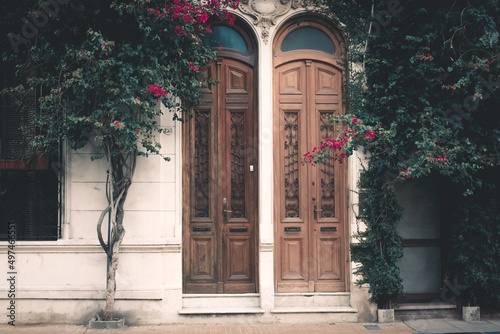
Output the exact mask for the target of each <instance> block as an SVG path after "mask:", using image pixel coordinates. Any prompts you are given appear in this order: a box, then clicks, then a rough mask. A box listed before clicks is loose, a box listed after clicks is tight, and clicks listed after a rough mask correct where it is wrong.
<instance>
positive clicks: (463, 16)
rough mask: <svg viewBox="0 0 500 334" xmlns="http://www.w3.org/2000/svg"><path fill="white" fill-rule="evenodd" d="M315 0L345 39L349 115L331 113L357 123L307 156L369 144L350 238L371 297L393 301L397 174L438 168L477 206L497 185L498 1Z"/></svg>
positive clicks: (317, 158) (396, 289) (415, 175)
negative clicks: (357, 224)
mask: <svg viewBox="0 0 500 334" xmlns="http://www.w3.org/2000/svg"><path fill="white" fill-rule="evenodd" d="M316 2H317V3H319V4H321V5H324V6H325V7H324V8H327V10H326V11H327V14H328V15H330V16H331V17H332V19H333V20H335V21H336V22H338V26H339V27H341V28H342V29H343V30H344V33H345V36H346V38H347V42H348V43H347V45H348V46H349V52H348V55H349V57H350V58H349V59H348V66H349V71H347V73H348V74H349V78H348V80H347V87H346V90H345V91H346V92H347V93H348V98H347V99H346V109H347V111H348V112H349V113H351V115H350V116H349V115H348V116H345V118H343V119H342V118H339V117H337V118H336V119H334V121H341V123H342V124H341V125H342V126H343V127H345V128H346V129H349V131H355V132H347V133H345V132H344V133H343V134H342V135H341V136H340V137H339V138H330V139H328V140H324V142H323V143H318V147H316V148H313V149H312V150H311V152H309V153H306V155H305V163H312V164H317V163H319V162H321V160H322V158H324V154H327V153H328V154H330V153H331V149H335V150H338V149H339V148H340V151H337V154H339V152H344V153H345V154H346V155H347V156H349V155H350V154H351V153H352V151H353V149H359V148H361V147H362V148H363V149H364V150H365V151H367V152H368V153H369V157H370V159H369V160H368V162H367V163H366V165H365V170H364V172H363V177H362V178H361V181H360V188H362V189H363V193H364V201H365V203H364V205H363V206H364V207H366V208H367V211H365V212H364V213H363V217H360V220H363V221H364V222H365V224H366V230H364V231H363V232H360V233H359V235H358V240H357V242H356V243H354V244H353V245H352V248H351V250H352V259H353V260H354V261H356V262H359V263H360V266H359V267H358V269H357V273H358V274H360V275H361V277H362V278H361V279H360V280H359V281H358V283H359V284H363V283H369V284H370V289H371V292H372V301H374V302H376V303H377V304H378V305H379V307H383V308H386V307H391V305H393V304H394V302H395V301H397V299H398V298H399V297H400V296H401V294H402V284H401V278H400V276H399V268H398V261H399V260H400V258H401V256H402V248H401V242H400V238H399V236H398V234H397V233H396V226H397V222H398V220H399V218H400V217H401V215H400V211H401V208H400V207H399V204H398V201H397V196H396V195H395V190H394V183H395V182H401V181H402V180H414V179H415V180H418V179H419V178H423V177H427V176H429V175H437V176H439V177H440V178H442V179H446V180H449V181H450V182H451V183H454V184H456V185H457V188H454V189H455V191H457V190H458V192H459V193H463V194H464V195H467V196H470V198H469V200H468V202H470V203H471V205H472V204H473V203H474V202H475V201H480V199H479V198H481V196H477V197H476V196H475V195H476V194H478V193H481V192H482V191H483V190H489V191H490V190H491V189H492V188H493V187H495V186H496V187H498V186H500V184H498V181H497V180H498V177H497V175H498V172H500V113H499V112H498V110H499V106H500V102H499V101H500V90H499V87H500V64H499V62H500V44H499V37H500V33H499V29H498V27H499V26H500V5H499V3H498V1H493V0H474V1H465V0H464V1H460V0H459V1H456V0H450V1H448V0H447V1H429V0H425V1H418V2H415V1H413V2H411V1H397V0H380V1H379V0H375V1H372V2H371V1H344V0H338V1H337V0H335V1H333V0H332V1H330V0H324V1H323V0H318V1H316ZM354 114H355V115H356V116H357V117H356V116H354ZM354 120H357V121H356V122H355V121H354ZM359 124H361V125H362V128H360V127H359ZM379 126H380V128H378V127H379ZM366 131H373V132H368V133H366ZM332 143H336V145H332ZM341 154H342V153H340V156H341V157H342V155H341ZM493 176H495V177H496V178H495V177H493ZM475 198H477V199H475ZM467 212H472V210H469V211H467ZM463 221H467V219H464V220H463ZM469 221H474V220H473V219H470V220H469ZM455 242H459V241H457V240H455ZM497 247H498V246H497ZM462 249H465V248H462ZM469 251H470V248H469ZM466 255H467V254H464V256H466ZM490 269H492V267H484V268H483V273H481V275H483V274H484V275H490V276H489V277H490V278H492V279H491V281H495V282H496V281H497V280H495V279H493V276H491V274H489V273H488V272H496V271H497V270H498V269H495V270H496V271H495V270H493V271H492V270H490ZM388 273H390V274H388ZM381 278H383V279H381ZM471 279H473V277H472V276H471ZM475 286H479V284H475ZM490 290H491V289H490ZM483 295H486V294H483Z"/></svg>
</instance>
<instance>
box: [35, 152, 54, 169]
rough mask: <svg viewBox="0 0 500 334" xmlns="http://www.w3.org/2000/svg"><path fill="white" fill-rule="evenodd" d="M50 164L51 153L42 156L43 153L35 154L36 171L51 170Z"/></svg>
mask: <svg viewBox="0 0 500 334" xmlns="http://www.w3.org/2000/svg"><path fill="white" fill-rule="evenodd" d="M49 164H50V153H49V152H46V153H45V154H43V155H42V152H41V151H36V152H35V169H36V170H45V169H49Z"/></svg>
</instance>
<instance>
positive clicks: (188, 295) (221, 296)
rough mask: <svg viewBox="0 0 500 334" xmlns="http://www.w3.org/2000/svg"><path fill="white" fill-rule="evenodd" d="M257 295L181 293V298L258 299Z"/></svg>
mask: <svg viewBox="0 0 500 334" xmlns="http://www.w3.org/2000/svg"><path fill="white" fill-rule="evenodd" d="M259 296H260V294H259V293H183V294H182V298H227V297H259Z"/></svg>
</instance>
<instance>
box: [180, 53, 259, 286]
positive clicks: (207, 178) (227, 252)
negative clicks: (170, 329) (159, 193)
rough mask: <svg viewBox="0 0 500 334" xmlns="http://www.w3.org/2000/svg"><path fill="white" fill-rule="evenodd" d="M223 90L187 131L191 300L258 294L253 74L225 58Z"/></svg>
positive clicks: (216, 69) (186, 252)
mask: <svg viewBox="0 0 500 334" xmlns="http://www.w3.org/2000/svg"><path fill="white" fill-rule="evenodd" d="M208 74H209V77H211V78H214V79H217V80H218V81H219V84H216V85H207V86H206V87H204V88H202V94H203V99H202V103H201V104H200V105H199V106H197V107H196V108H195V114H194V117H193V118H191V119H189V120H188V121H186V123H185V124H184V127H183V131H184V135H183V140H184V143H183V149H184V152H183V162H184V164H183V173H184V175H183V182H184V184H183V188H184V189H185V191H184V192H183V194H184V195H183V262H184V263H183V281H184V282H183V283H184V292H185V293H250V292H256V242H257V239H258V238H257V180H258V178H257V135H256V131H257V117H256V112H255V110H254V109H255V108H254V103H255V102H254V89H253V86H254V82H253V67H252V66H251V65H250V64H248V63H245V62H243V61H239V60H236V59H229V58H219V59H218V60H217V61H214V62H213V63H212V64H211V65H210V66H209V67H208Z"/></svg>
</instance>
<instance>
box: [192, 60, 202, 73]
mask: <svg viewBox="0 0 500 334" xmlns="http://www.w3.org/2000/svg"><path fill="white" fill-rule="evenodd" d="M189 68H190V69H192V70H193V71H198V70H199V69H200V68H199V67H198V66H194V64H193V62H192V61H190V62H189Z"/></svg>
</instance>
